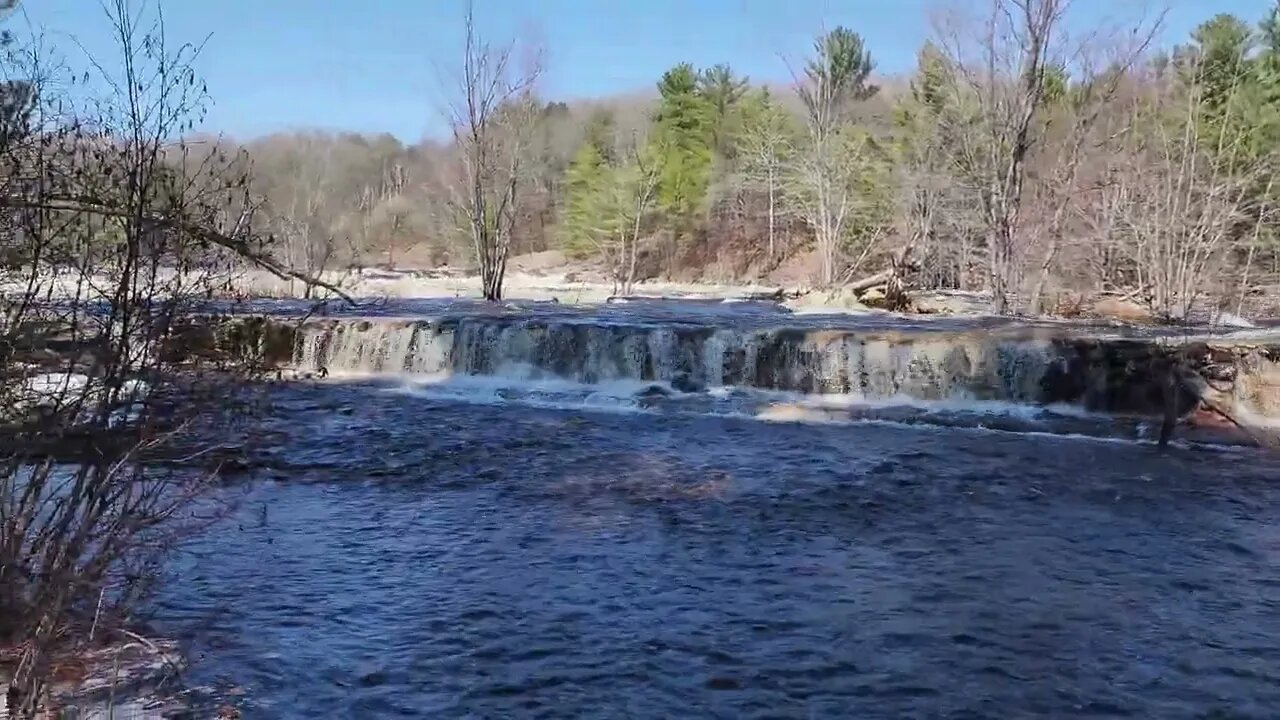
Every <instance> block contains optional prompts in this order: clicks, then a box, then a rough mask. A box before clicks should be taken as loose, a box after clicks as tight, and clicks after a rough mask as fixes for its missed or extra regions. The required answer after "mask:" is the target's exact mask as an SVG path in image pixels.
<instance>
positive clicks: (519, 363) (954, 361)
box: [294, 317, 1059, 402]
mask: <svg viewBox="0 0 1280 720" xmlns="http://www.w3.org/2000/svg"><path fill="white" fill-rule="evenodd" d="M1057 353H1058V350H1057V349H1056V346H1055V345H1053V344H1052V343H1049V342H1047V341H1041V340H1004V339H1000V338H998V337H994V336H991V335H989V334H987V335H984V334H982V333H951V334H940V333H936V332H935V333H918V334H915V335H911V334H905V335H904V334H896V335H886V334H883V333H882V334H875V333H868V332H860V331H852V330H807V329H795V328H771V329H744V330H736V329H727V328H712V327H697V326H649V325H634V326H625V325H615V324H604V323H594V324H593V323H582V322H571V321H549V320H536V319H528V318H518V319H517V318H492V317H463V318H449V319H420V320H323V321H312V322H308V323H305V324H304V325H303V326H302V329H301V331H300V332H299V333H298V334H297V341H296V349H295V354H294V363H295V365H297V366H298V367H299V368H300V369H301V370H304V371H318V370H320V369H321V368H324V369H325V370H327V372H329V373H333V374H355V375H409V376H429V375H442V374H444V375H468V376H500V377H507V378H513V379H529V380H539V379H557V380H565V381H570V382H575V383H582V384H586V385H593V384H599V383H607V382H612V381H620V380H621V381H628V380H630V381H636V382H666V383H670V382H673V381H676V380H678V379H684V380H685V381H686V382H688V383H690V384H692V385H697V386H702V387H719V386H729V387H746V388H757V389H764V390H785V391H794V392H802V393H821V394H842V395H849V396H853V397H856V398H864V399H868V400H874V399H886V398H894V397H910V398H915V399H920V400H1009V401H1016V402H1036V401H1041V400H1044V399H1045V393H1046V390H1045V388H1044V385H1045V378H1046V371H1047V369H1048V368H1050V367H1051V366H1053V365H1054V363H1055V362H1059V358H1058V357H1057Z"/></svg>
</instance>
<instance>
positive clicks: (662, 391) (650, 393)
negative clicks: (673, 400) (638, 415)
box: [636, 385, 671, 400]
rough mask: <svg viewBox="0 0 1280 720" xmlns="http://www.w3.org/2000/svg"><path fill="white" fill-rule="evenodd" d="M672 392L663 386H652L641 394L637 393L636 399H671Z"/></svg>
mask: <svg viewBox="0 0 1280 720" xmlns="http://www.w3.org/2000/svg"><path fill="white" fill-rule="evenodd" d="M670 396H671V391H670V390H668V389H666V388H664V387H662V386H661V385H650V386H648V387H646V388H645V389H643V390H641V391H640V392H638V393H636V397H638V398H640V399H642V400H646V399H653V398H660V397H670Z"/></svg>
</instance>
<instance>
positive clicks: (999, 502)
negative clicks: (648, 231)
mask: <svg viewBox="0 0 1280 720" xmlns="http://www.w3.org/2000/svg"><path fill="white" fill-rule="evenodd" d="M273 395H274V401H275V411H274V415H273V417H272V419H271V421H270V426H269V427H268V428H267V432H266V434H267V435H269V436H270V437H271V438H272V439H274V440H275V448H274V449H273V451H272V452H271V453H270V454H269V455H267V456H266V457H264V458H262V463H261V467H260V468H258V469H256V470H254V471H253V472H252V473H251V478H250V481H249V484H250V485H251V487H252V489H251V491H250V498H249V501H248V502H247V503H246V504H245V507H246V509H245V517H243V518H241V519H240V520H239V521H238V522H236V523H230V524H228V525H227V526H226V527H224V528H222V529H221V530H219V531H218V532H216V533H214V534H211V535H210V536H208V537H206V538H203V539H202V540H200V541H199V543H198V544H196V545H195V546H193V547H192V548H191V549H190V551H189V552H188V553H187V554H185V555H184V556H183V558H182V562H181V563H180V564H179V566H178V568H177V570H176V573H177V578H176V582H174V583H173V584H172V585H171V586H170V587H169V589H168V590H167V591H166V592H167V594H166V597H165V598H164V603H163V617H164V624H165V625H166V627H168V628H170V629H172V630H173V631H174V632H175V634H179V635H181V636H183V637H184V638H185V640H186V641H187V642H188V643H189V644H190V645H191V646H192V649H193V651H194V653H195V658H196V659H195V661H194V663H193V668H192V675H191V680H192V681H193V682H195V683H197V684H206V685H210V686H214V687H217V688H221V689H223V690H226V689H228V688H233V687H234V688H239V689H242V690H243V691H245V693H246V695H245V696H244V697H243V698H241V699H240V702H241V703H242V704H243V706H244V712H245V716H246V717H255V718H260V717H261V718H314V717H397V716H399V717H515V716H519V717H620V716H630V717H695V716H696V717H726V718H729V717H749V716H769V717H797V718H809V717H865V718H881V717H883V718H897V717H1015V716H1017V717H1021V716H1052V717H1161V718H1179V717H1209V716H1214V715H1212V713H1219V715H1217V716H1222V717H1268V716H1270V715H1271V714H1272V713H1273V712H1274V709H1275V708H1276V707H1280V670H1278V669H1277V668H1280V531H1277V530H1276V528H1277V527H1280V512H1278V511H1277V509H1276V508H1277V507H1278V506H1277V500H1280V490H1278V489H1277V486H1276V483H1275V480H1276V479H1278V478H1280V467H1278V466H1277V464H1276V462H1275V461H1273V460H1271V459H1268V458H1266V457H1265V456H1262V455H1260V454H1257V453H1255V452H1253V451H1247V450H1233V451H1207V450H1195V449H1186V448H1183V449H1177V448H1175V449H1171V450H1169V451H1167V452H1159V451H1157V450H1156V449H1155V448H1153V447H1150V446H1147V445H1141V444H1134V443H1131V442H1125V443H1121V442H1099V441H1095V440H1088V439H1080V438H1072V437H1058V436H1054V435H1025V434H1018V433H1011V432H994V431H990V430H983V429H980V428H969V429H955V428H939V427H934V426H923V425H922V426H914V427H910V426H906V427H904V426H901V425H894V424H883V423H862V424H855V425H847V424H829V423H795V422H782V423H762V422H759V421H758V420H754V419H749V418H745V417H737V416H717V415H709V414H704V413H696V412H687V413H682V412H598V411H594V410H590V409H578V410H571V409H565V408H560V407H537V406H534V405H530V404H528V403H519V402H517V403H506V404H502V405H484V404H476V403H472V402H466V403H464V402H458V401H456V400H451V399H448V398H444V397H427V398H423V397H413V396H412V394H408V395H406V394H405V393H403V392H385V391H380V390H378V389H377V388H373V387H369V386H351V385H340V384H330V385H321V386H310V387H308V386H302V385H293V386H283V387H280V388H278V389H277V390H274V391H273ZM262 506H268V507H269V508H270V512H269V514H268V515H267V516H266V517H265V518H263V517H261V516H260V512H261V511H260V510H259V508H260V507H262Z"/></svg>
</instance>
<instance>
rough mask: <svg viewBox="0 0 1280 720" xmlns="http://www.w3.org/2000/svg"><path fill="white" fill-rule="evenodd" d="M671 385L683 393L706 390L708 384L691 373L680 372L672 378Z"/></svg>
mask: <svg viewBox="0 0 1280 720" xmlns="http://www.w3.org/2000/svg"><path fill="white" fill-rule="evenodd" d="M671 387H673V388H675V389H676V390H679V391H680V392H683V393H700V392H705V391H706V389H707V386H706V385H705V384H703V383H700V382H698V381H697V380H695V379H694V377H693V376H692V375H690V374H689V373H683V372H682V373H678V374H676V376H675V377H673V378H671Z"/></svg>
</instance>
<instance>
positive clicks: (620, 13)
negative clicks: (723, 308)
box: [7, 0, 1271, 141]
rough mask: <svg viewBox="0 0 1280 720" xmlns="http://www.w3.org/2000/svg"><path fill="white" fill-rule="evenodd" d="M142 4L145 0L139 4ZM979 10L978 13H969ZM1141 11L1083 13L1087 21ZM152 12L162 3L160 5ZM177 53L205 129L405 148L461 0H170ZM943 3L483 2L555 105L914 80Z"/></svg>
mask: <svg viewBox="0 0 1280 720" xmlns="http://www.w3.org/2000/svg"><path fill="white" fill-rule="evenodd" d="M137 1H138V0H135V3H136V2H137ZM972 1H977V0H972ZM1140 1H1142V0H1076V2H1077V4H1078V5H1079V11H1080V13H1081V16H1082V17H1083V16H1088V15H1101V14H1103V13H1110V12H1113V11H1114V10H1115V9H1116V8H1126V7H1131V6H1135V5H1136V4H1137V3H1138V2H1140ZM150 2H153V3H154V2H156V0H150ZM1270 3H1271V0H1170V2H1169V5H1170V6H1171V8H1170V13H1169V15H1168V18H1167V22H1166V26H1165V31H1164V33H1163V35H1164V40H1165V41H1166V42H1172V41H1179V40H1181V39H1183V38H1185V37H1186V35H1187V33H1188V32H1189V31H1190V29H1191V28H1193V27H1194V26H1195V25H1196V24H1198V23H1199V22H1201V21H1202V20H1204V19H1206V18H1207V17H1209V16H1210V15H1212V14H1214V13H1216V12H1232V13H1235V14H1237V15H1240V16H1241V17H1244V18H1246V19H1248V20H1249V21H1250V22H1253V21H1255V20H1257V19H1260V18H1261V17H1262V16H1263V14H1264V13H1265V11H1266V8H1267V7H1269V5H1270ZM163 7H164V10H165V16H166V20H167V27H168V34H169V37H170V40H171V41H172V40H200V39H203V38H204V37H205V36H206V35H209V36H210V37H209V41H208V44H207V46H206V48H205V51H204V54H203V55H202V57H201V59H200V62H199V65H198V68H199V70H200V72H201V73H202V74H203V76H204V78H205V79H206V81H207V83H208V87H209V91H210V94H211V95H212V96H213V98H214V105H213V107H212V108H211V109H210V112H209V115H208V118H207V121H206V123H205V126H204V128H203V129H205V130H209V131H218V132H225V133H228V134H230V135H233V136H235V137H238V138H246V137H249V136H253V135H259V134H263V133H267V132H272V131H276V130H281V129H290V128H299V127H323V128H333V129H346V130H356V131H362V132H382V131H387V132H391V133H393V134H395V135H396V136H398V137H400V138H401V139H402V140H405V141H415V140H417V139H419V138H421V137H423V136H424V135H431V134H436V133H438V132H439V130H440V127H441V120H440V115H439V111H438V110H437V109H436V108H437V107H438V106H439V101H440V97H441V93H442V90H441V82H440V79H439V78H440V70H439V69H438V68H439V67H440V66H441V64H442V63H446V64H447V63H450V62H453V61H454V59H455V58H456V57H457V55H458V47H459V45H460V35H461V32H462V7H463V4H462V1H461V0H347V1H345V2H340V1H339V0H213V1H210V0H168V1H167V2H163ZM937 7H939V3H938V0H527V1H525V2H521V1H519V0H476V8H477V15H478V18H479V23H480V27H481V29H482V31H483V32H485V33H488V34H490V35H492V36H493V37H495V38H498V37H509V36H511V35H512V34H513V33H520V34H521V35H522V36H529V37H537V38H539V39H540V40H541V43H542V45H543V46H544V47H545V48H546V53H547V74H546V76H545V80H544V82H543V92H544V94H545V95H547V96H548V97H552V98H559V99H572V98H582V97H592V96H599V95H608V94H615V93H623V92H632V91H636V90H644V89H648V88H651V87H652V86H653V83H654V82H655V81H656V80H657V78H658V76H659V75H660V74H661V73H662V72H663V71H664V70H665V69H667V68H668V67H670V66H671V65H673V64H675V63H677V62H682V61H685V62H691V63H693V64H694V65H697V66H706V65H711V64H714V63H718V62H727V63H730V64H731V65H732V66H733V67H734V69H735V70H737V71H738V72H740V73H744V74H747V75H749V76H751V78H752V79H753V80H757V81H775V82H776V81H785V80H787V79H788V78H789V77H790V72H789V70H788V65H787V60H790V61H792V62H796V61H798V60H799V59H800V58H801V57H803V55H804V54H805V52H806V51H807V50H808V48H809V46H810V44H811V42H812V38H813V36H814V35H815V34H816V33H817V32H819V31H820V30H822V29H823V28H824V27H827V28H829V27H833V26H835V25H839V24H844V25H848V26H849V27H851V28H853V29H854V30H857V31H858V32H860V33H862V35H863V36H864V37H865V38H866V39H867V43H868V46H869V47H870V48H871V51H872V54H873V55H874V56H875V58H876V59H877V61H878V64H879V67H880V69H881V70H882V71H885V72H890V73H895V72H902V71H905V70H907V69H909V68H910V67H911V66H912V64H913V62H914V57H915V52H916V49H917V48H918V47H919V45H920V43H921V42H922V41H923V40H924V38H925V37H926V36H927V34H928V32H929V29H930V26H929V17H930V12H931V10H932V9H935V8H937ZM28 23H29V24H30V25H32V26H34V27H36V28H42V29H44V30H45V31H46V32H47V33H48V36H49V37H51V38H52V40H53V41H54V42H55V43H56V44H57V45H59V46H61V47H63V53H64V54H65V55H66V56H67V57H68V59H69V60H71V61H72V62H73V63H74V62H75V58H76V56H77V55H78V54H79V52H80V51H79V50H78V49H76V48H75V46H74V44H72V43H71V42H70V41H69V40H68V39H67V38H68V36H74V37H75V38H76V40H77V41H78V42H79V43H80V44H82V45H83V46H84V47H86V48H88V49H90V50H91V51H92V52H94V53H95V54H97V53H102V52H104V51H105V50H106V49H107V48H109V40H108V36H107V28H106V27H105V23H104V15H103V11H102V8H101V4H100V1H99V0H23V5H22V13H21V15H18V16H14V17H12V18H10V19H9V21H8V22H7V25H8V26H9V27H10V28H11V29H18V28H21V27H25V26H26V25H27V24H28Z"/></svg>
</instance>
